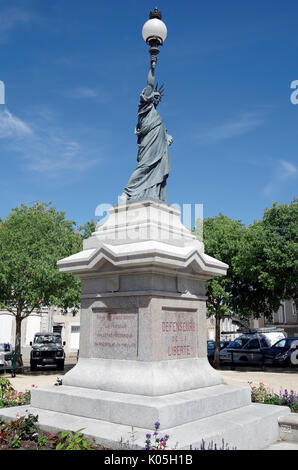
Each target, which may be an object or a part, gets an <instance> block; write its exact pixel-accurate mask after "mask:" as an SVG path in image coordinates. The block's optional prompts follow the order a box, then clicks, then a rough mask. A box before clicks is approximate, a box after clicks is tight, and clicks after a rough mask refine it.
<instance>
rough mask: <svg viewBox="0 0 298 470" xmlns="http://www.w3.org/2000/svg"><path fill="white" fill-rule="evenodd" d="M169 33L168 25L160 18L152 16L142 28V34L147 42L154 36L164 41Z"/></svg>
mask: <svg viewBox="0 0 298 470" xmlns="http://www.w3.org/2000/svg"><path fill="white" fill-rule="evenodd" d="M167 34H168V30H167V27H166V25H165V24H164V22H163V21H161V20H159V19H158V18H152V19H151V20H148V21H146V23H145V24H144V26H143V30H142V36H143V39H144V41H145V42H147V40H148V39H149V38H152V37H158V38H160V39H161V40H162V42H164V41H165V39H166V37H167Z"/></svg>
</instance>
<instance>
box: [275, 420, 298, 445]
mask: <svg viewBox="0 0 298 470" xmlns="http://www.w3.org/2000/svg"><path fill="white" fill-rule="evenodd" d="M278 423H279V437H280V439H281V440H282V441H287V442H296V443H298V413H291V414H288V415H286V416H281V417H280V418H279V420H278Z"/></svg>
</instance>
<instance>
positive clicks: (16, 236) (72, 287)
mask: <svg viewBox="0 0 298 470" xmlns="http://www.w3.org/2000/svg"><path fill="white" fill-rule="evenodd" d="M81 249H82V236H81V235H80V234H76V233H75V231H74V222H73V221H70V220H66V219H65V214H64V212H57V211H56V209H55V207H53V206H52V205H51V204H46V203H35V204H34V205H33V206H31V207H28V206H27V205H24V204H23V205H21V206H20V207H17V208H14V209H12V212H11V213H10V214H9V215H8V216H7V218H6V219H5V220H4V221H3V223H2V224H1V226H0V306H1V307H2V308H5V309H7V310H8V311H9V312H11V314H13V315H14V316H15V321H16V341H15V351H16V352H17V353H21V325H22V321H23V320H24V319H25V318H27V317H28V316H29V315H30V314H31V313H32V312H33V311H34V310H39V309H40V308H41V307H42V306H46V305H51V304H54V305H56V306H58V307H60V308H62V310H63V311H64V312H66V311H67V309H68V308H71V307H72V308H74V309H78V308H79V304H80V281H79V280H78V279H76V278H75V277H74V276H72V275H70V274H62V273H59V271H58V268H57V261H58V260H59V259H62V258H65V257H67V256H70V255H71V254H74V253H76V252H78V251H80V250H81Z"/></svg>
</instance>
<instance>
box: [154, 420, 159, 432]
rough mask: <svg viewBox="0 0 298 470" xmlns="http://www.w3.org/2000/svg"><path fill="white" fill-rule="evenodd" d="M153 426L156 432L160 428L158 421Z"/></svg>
mask: <svg viewBox="0 0 298 470" xmlns="http://www.w3.org/2000/svg"><path fill="white" fill-rule="evenodd" d="M154 426H155V429H156V430H157V429H159V427H160V423H159V422H158V421H156V423H154Z"/></svg>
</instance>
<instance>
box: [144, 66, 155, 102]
mask: <svg viewBox="0 0 298 470" xmlns="http://www.w3.org/2000/svg"><path fill="white" fill-rule="evenodd" d="M155 67H156V60H151V67H150V70H149V73H148V78H147V87H146V88H145V91H144V94H145V95H146V96H150V95H151V93H152V92H153V90H154V81H155Z"/></svg>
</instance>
